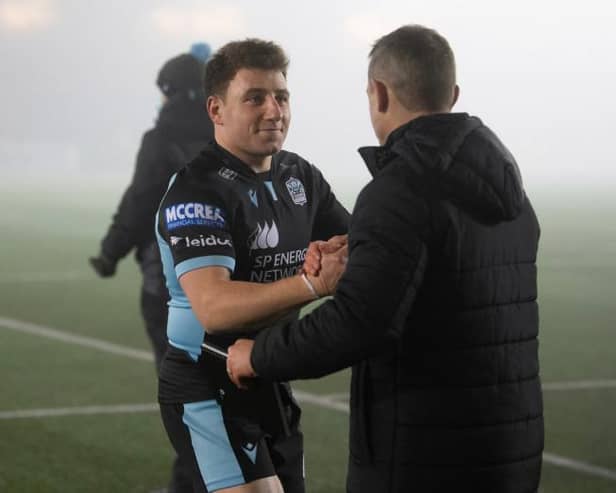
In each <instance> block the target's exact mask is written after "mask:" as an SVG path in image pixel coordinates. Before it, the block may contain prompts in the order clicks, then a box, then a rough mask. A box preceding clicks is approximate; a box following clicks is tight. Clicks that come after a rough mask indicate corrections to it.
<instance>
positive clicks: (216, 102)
mask: <svg viewBox="0 0 616 493" xmlns="http://www.w3.org/2000/svg"><path fill="white" fill-rule="evenodd" d="M205 104H206V109H207V114H208V115H210V119H211V120H212V122H213V123H214V125H222V124H223V118H222V106H223V105H224V101H222V100H221V98H220V97H219V96H209V97H208V98H207V102H206V103H205Z"/></svg>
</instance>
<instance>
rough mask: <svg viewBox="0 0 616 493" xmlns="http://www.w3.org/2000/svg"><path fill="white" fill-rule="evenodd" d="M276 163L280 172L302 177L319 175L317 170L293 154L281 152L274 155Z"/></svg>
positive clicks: (305, 160)
mask: <svg viewBox="0 0 616 493" xmlns="http://www.w3.org/2000/svg"><path fill="white" fill-rule="evenodd" d="M276 163H277V165H278V167H279V168H280V170H281V171H282V172H289V171H293V172H296V173H300V174H302V175H304V176H312V175H315V174H318V175H320V174H321V173H320V171H319V170H318V168H317V167H316V166H315V165H314V164H311V163H310V162H309V161H308V160H307V159H305V158H303V157H302V156H300V155H299V154H296V153H295V152H291V151H286V150H282V151H279V152H278V153H277V154H276Z"/></svg>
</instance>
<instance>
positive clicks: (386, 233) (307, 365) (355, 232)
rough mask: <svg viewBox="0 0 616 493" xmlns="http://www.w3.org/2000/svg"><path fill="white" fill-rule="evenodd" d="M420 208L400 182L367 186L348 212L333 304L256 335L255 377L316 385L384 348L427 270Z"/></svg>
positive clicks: (381, 181) (424, 217)
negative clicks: (342, 268) (342, 267)
mask: <svg viewBox="0 0 616 493" xmlns="http://www.w3.org/2000/svg"><path fill="white" fill-rule="evenodd" d="M414 201H416V202H417V203H413V202H414ZM425 209H426V207H425V205H423V202H422V201H419V200H415V199H414V198H413V196H412V195H411V194H410V192H409V190H408V189H405V187H404V185H403V183H401V182H400V180H395V179H392V178H385V179H378V178H377V179H376V180H374V181H373V182H371V183H370V184H369V185H368V186H367V187H366V188H365V189H364V190H363V191H362V193H361V194H360V196H359V198H358V200H357V205H356V207H355V210H354V212H353V216H352V219H351V227H350V231H349V247H350V253H349V261H348V264H347V269H346V272H345V273H344V275H343V276H342V278H341V279H340V282H339V284H338V287H337V289H336V293H335V295H334V297H333V298H332V299H330V300H328V301H327V302H325V303H324V304H323V305H321V306H320V307H318V308H317V309H315V310H314V311H313V312H312V313H310V314H308V315H306V316H305V317H304V318H302V319H301V320H299V321H297V322H294V323H292V324H287V325H284V326H281V327H274V328H271V329H267V330H265V331H263V332H262V333H260V334H259V335H258V336H257V338H256V340H255V345H254V348H253V352H252V356H251V361H252V365H253V367H254V369H255V371H256V372H257V374H258V375H259V376H261V377H263V378H266V379H271V380H292V379H297V378H316V377H320V376H323V375H325V374H328V373H332V372H334V371H338V370H340V369H342V368H345V367H347V366H351V365H353V364H355V363H357V362H359V361H360V360H362V359H365V358H367V357H369V356H372V355H375V354H377V353H379V352H380V351H382V350H384V349H385V348H388V347H391V344H392V343H393V342H395V340H396V339H397V338H398V337H399V336H400V335H401V333H402V331H403V330H404V327H405V322H406V319H407V316H408V314H409V312H410V309H411V307H412V305H413V301H414V299H415V296H416V294H417V290H418V289H419V286H420V284H421V282H422V279H423V275H424V271H425V268H426V264H427V248H426V243H425V241H424V240H423V239H422V234H421V233H420V231H422V229H423V227H424V226H425V223H426V221H427V212H426V211H425Z"/></svg>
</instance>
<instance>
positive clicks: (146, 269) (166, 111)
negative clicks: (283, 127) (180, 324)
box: [90, 43, 213, 492]
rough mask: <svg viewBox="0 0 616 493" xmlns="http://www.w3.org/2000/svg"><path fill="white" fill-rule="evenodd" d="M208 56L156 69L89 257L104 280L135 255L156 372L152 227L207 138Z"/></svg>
mask: <svg viewBox="0 0 616 493" xmlns="http://www.w3.org/2000/svg"><path fill="white" fill-rule="evenodd" d="M209 54H210V47H209V45H207V44H206V43H198V44H195V45H193V47H192V48H191V53H185V54H181V55H179V56H176V57H174V58H172V59H170V60H169V61H167V62H166V63H165V64H164V65H163V67H162V68H161V69H160V71H159V73H158V77H157V79H156V84H157V85H158V87H159V89H160V90H161V92H162V96H163V103H162V106H161V109H160V112H159V114H158V118H157V120H156V124H155V126H154V128H152V129H150V130H148V131H147V132H146V133H145V134H144V135H143V139H142V141H141V147H140V149H139V153H138V155H137V163H136V166H135V172H134V175H133V178H132V181H131V183H130V185H129V186H128V188H127V189H126V191H125V192H124V195H123V197H122V200H121V201H120V204H119V205H118V209H117V211H116V213H115V215H114V217H113V221H112V223H111V226H110V227H109V230H108V231H107V234H106V235H105V237H104V238H103V240H102V242H101V250H100V253H99V254H98V255H97V256H96V257H92V258H90V264H91V265H92V267H93V268H94V269H95V271H96V272H97V273H98V274H99V275H100V276H101V277H110V276H113V275H114V274H115V271H116V265H117V263H118V262H119V261H120V259H122V258H124V257H125V256H126V255H127V254H128V253H129V252H131V251H132V250H135V257H136V259H137V262H138V263H139V266H140V268H141V272H142V275H143V283H142V286H141V314H142V316H143V319H144V321H145V326H146V330H147V334H148V337H149V339H150V341H151V343H152V348H153V350H154V359H155V362H156V369H157V371H158V369H159V367H160V362H161V360H162V357H163V354H164V353H165V351H166V349H167V336H166V327H167V302H168V301H169V293H168V291H167V287H166V286H165V279H164V276H163V270H162V264H161V260H160V254H159V252H158V246H157V244H156V238H155V236H154V231H153V228H152V225H153V224H154V217H155V214H156V209H157V208H158V204H159V203H160V200H161V198H162V196H163V195H164V193H165V190H166V188H167V185H168V182H169V178H170V177H171V175H172V174H173V173H175V172H176V171H177V170H178V169H180V168H181V167H182V166H184V165H185V164H186V163H187V162H188V161H190V160H191V159H193V158H194V157H195V156H196V155H197V154H198V153H199V151H200V150H201V149H202V148H203V147H204V146H205V144H206V143H207V142H208V141H209V140H211V139H212V138H213V127H212V122H211V120H210V118H209V116H208V115H207V111H206V108H205V94H204V92H203V72H204V69H205V60H206V59H207V58H208V57H209ZM186 469H187V468H186V467H185V466H182V464H180V463H178V462H177V460H176V462H175V464H174V471H173V474H172V480H171V484H170V486H169V491H170V492H176V491H177V492H185V491H191V483H192V480H191V479H190V475H189V473H188V472H187V471H186Z"/></svg>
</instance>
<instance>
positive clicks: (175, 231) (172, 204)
mask: <svg viewBox="0 0 616 493" xmlns="http://www.w3.org/2000/svg"><path fill="white" fill-rule="evenodd" d="M348 221H349V214H348V212H347V211H346V210H345V209H344V207H342V206H341V205H340V203H339V202H338V201H337V200H336V198H335V196H334V194H333V193H332V192H331V189H330V187H329V184H328V183H327V182H326V181H325V179H324V178H323V176H322V174H321V173H320V172H319V171H318V169H317V168H316V167H314V166H313V165H311V164H310V163H308V162H307V161H305V160H304V159H302V158H301V157H300V156H298V155H297V154H294V153H290V152H286V151H280V152H278V153H276V154H275V155H274V156H273V158H272V165H271V169H270V171H268V172H267V173H260V174H257V173H254V172H253V171H252V170H251V169H250V168H249V167H248V166H247V165H245V164H244V163H243V162H241V161H240V160H239V159H237V158H236V157H235V156H233V155H232V154H230V153H228V152H227V151H225V150H224V149H222V148H221V147H220V146H218V145H217V144H215V143H213V142H212V143H211V144H209V145H208V146H207V147H206V148H205V149H204V151H203V152H202V153H201V155H200V156H199V157H197V158H196V159H195V160H194V161H192V162H191V163H190V164H188V165H187V166H186V167H185V168H184V169H182V170H181V171H179V172H178V173H177V174H176V175H175V176H174V177H173V178H172V180H171V182H170V185H169V189H168V190H167V193H166V195H165V196H164V198H163V200H162V202H161V205H160V208H159V211H158V214H157V223H156V235H157V238H158V243H159V247H160V253H161V257H162V262H163V270H164V273H165V277H166V281H167V287H168V289H169V294H170V297H171V300H170V302H169V319H168V323H167V336H168V338H169V343H170V345H171V346H172V348H175V349H177V350H178V351H177V352H176V353H175V354H176V356H177V358H176V360H178V359H181V360H182V361H181V364H179V365H175V368H174V370H173V371H172V372H171V373H173V375H172V376H171V375H169V371H167V372H165V368H167V370H171V368H170V367H171V366H173V365H172V364H171V362H170V361H166V362H165V363H164V364H163V369H162V371H161V382H163V381H164V380H165V378H169V383H170V384H171V383H174V382H175V383H174V384H180V385H181V383H180V380H181V378H180V374H181V373H182V371H180V368H179V367H180V366H182V367H186V366H189V361H191V362H192V363H194V364H197V365H198V364H199V361H200V358H201V355H202V349H201V344H202V342H203V341H204V338H205V337H206V334H205V330H204V327H202V326H201V324H200V322H199V321H198V320H197V318H196V317H195V315H194V313H193V311H192V309H191V306H190V302H189V301H188V298H187V297H186V294H185V293H184V291H183V290H182V287H181V286H180V283H179V279H180V278H181V276H182V275H183V274H185V273H187V272H190V271H192V270H195V269H200V268H203V267H208V266H221V267H225V268H227V269H228V270H229V273H230V277H231V279H232V280H241V281H250V282H272V281H276V280H279V279H282V278H285V277H289V276H293V275H295V274H297V272H298V271H299V270H300V268H301V266H302V264H303V261H304V257H305V255H306V249H307V246H308V243H309V242H310V241H313V240H317V239H328V238H330V237H331V236H333V235H336V234H344V233H346V231H347V226H348ZM237 308H238V310H241V309H242V307H241V306H238V307H237ZM239 335H240V334H239V333H238V334H237V335H233V333H232V332H231V333H229V335H225V336H211V335H208V336H207V337H208V340H209V341H211V342H213V343H215V344H217V345H220V346H223V347H225V346H228V345H230V344H231V343H232V342H233V341H234V340H235V339H236V338H237V337H238V336H239ZM180 353H183V355H182V356H180ZM186 356H187V357H188V360H186ZM169 359H170V358H167V360H169ZM184 360H186V361H184ZM189 371H190V370H189ZM165 373H166V374H167V375H166V377H165V375H164V374H165ZM203 373H205V372H202V374H203ZM193 377H195V378H196V374H193ZM188 380H192V378H189V379H188ZM193 383H194V382H193ZM204 383H205V382H204ZM193 387H194V385H193ZM205 387H208V386H207V385H205V386H204V388H205ZM182 394H183V395H184V393H182ZM201 397H203V395H201Z"/></svg>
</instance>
